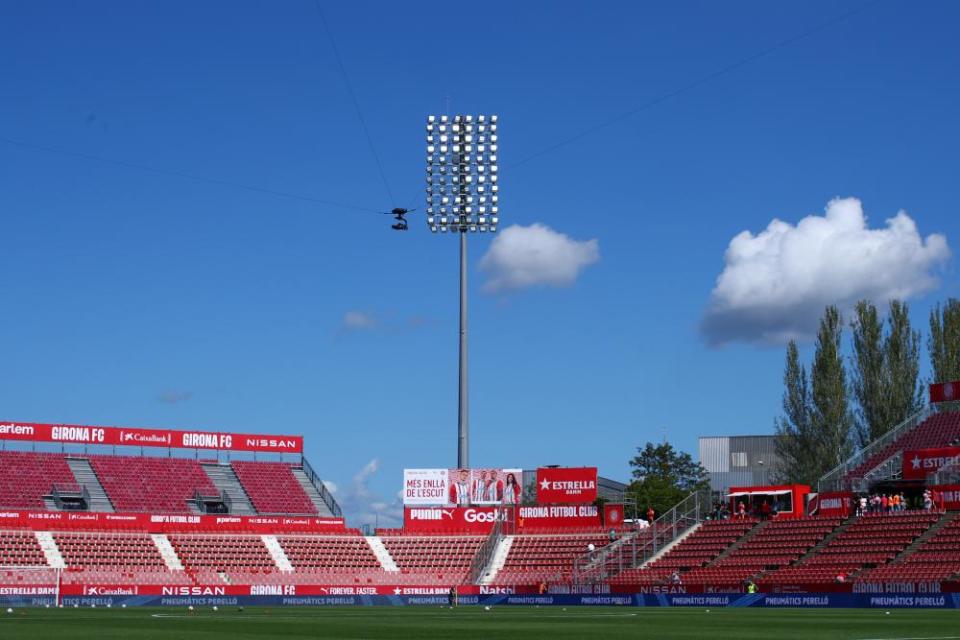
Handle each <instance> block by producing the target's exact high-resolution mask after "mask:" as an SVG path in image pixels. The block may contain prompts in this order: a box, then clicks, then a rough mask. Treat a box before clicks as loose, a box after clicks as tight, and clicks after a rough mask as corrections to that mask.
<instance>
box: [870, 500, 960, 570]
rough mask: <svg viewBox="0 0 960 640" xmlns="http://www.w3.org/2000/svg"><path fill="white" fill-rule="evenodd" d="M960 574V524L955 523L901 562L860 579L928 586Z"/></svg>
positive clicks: (948, 525)
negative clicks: (933, 582)
mask: <svg viewBox="0 0 960 640" xmlns="http://www.w3.org/2000/svg"><path fill="white" fill-rule="evenodd" d="M949 517H953V516H949ZM958 573H960V520H958V519H953V520H951V521H950V522H948V523H947V524H946V525H945V526H944V527H943V528H942V529H940V531H937V532H936V534H934V536H933V537H932V538H930V539H929V540H927V541H926V542H925V543H923V544H922V545H920V546H919V547H918V548H917V549H916V550H914V552H913V553H911V554H909V555H906V556H905V557H903V558H902V560H900V561H899V562H893V563H890V564H887V565H883V566H881V567H877V568H876V569H870V570H867V571H865V572H864V573H863V574H861V575H859V576H858V579H859V580H861V581H865V582H910V581H915V582H924V581H933V580H946V579H948V578H953V577H954V576H956V574H958Z"/></svg>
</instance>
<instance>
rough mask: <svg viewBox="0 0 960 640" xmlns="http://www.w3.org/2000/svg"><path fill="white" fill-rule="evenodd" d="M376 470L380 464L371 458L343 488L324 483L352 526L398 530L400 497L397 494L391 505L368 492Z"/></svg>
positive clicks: (401, 517)
mask: <svg viewBox="0 0 960 640" xmlns="http://www.w3.org/2000/svg"><path fill="white" fill-rule="evenodd" d="M379 470H380V461H379V460H378V459H377V458H374V459H372V460H370V462H368V463H367V464H365V465H364V466H363V468H362V469H360V471H358V472H357V474H356V475H354V476H353V478H352V479H351V481H350V484H349V485H347V486H346V488H343V489H341V488H340V487H338V486H337V485H336V484H335V483H332V482H328V481H324V484H326V485H327V488H328V489H330V492H331V493H333V494H334V497H335V498H336V499H337V503H338V504H339V505H340V508H341V509H343V513H344V515H345V516H346V517H347V519H348V521H349V522H350V524H351V525H353V526H357V525H362V524H371V525H372V524H379V526H381V527H398V526H400V525H401V524H402V523H403V502H402V500H401V499H400V496H401V494H400V493H398V494H397V496H396V498H394V499H393V500H392V501H391V500H390V499H389V498H385V497H384V496H381V495H380V494H378V493H377V492H375V491H374V490H373V489H371V488H370V479H371V478H372V477H373V476H374V475H376V473H377V472H378V471H379ZM331 485H332V487H333V488H331Z"/></svg>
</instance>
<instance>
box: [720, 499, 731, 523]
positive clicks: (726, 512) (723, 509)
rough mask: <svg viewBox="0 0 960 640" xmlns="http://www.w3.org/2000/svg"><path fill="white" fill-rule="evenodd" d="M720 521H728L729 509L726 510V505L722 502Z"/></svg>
mask: <svg viewBox="0 0 960 640" xmlns="http://www.w3.org/2000/svg"><path fill="white" fill-rule="evenodd" d="M720 519H721V520H729V519H730V509H728V508H727V503H726V502H724V503H722V504H721V505H720Z"/></svg>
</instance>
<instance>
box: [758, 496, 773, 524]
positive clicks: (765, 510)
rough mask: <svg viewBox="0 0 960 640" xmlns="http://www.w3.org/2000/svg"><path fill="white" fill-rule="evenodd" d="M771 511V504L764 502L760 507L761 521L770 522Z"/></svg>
mask: <svg viewBox="0 0 960 640" xmlns="http://www.w3.org/2000/svg"><path fill="white" fill-rule="evenodd" d="M771 511H772V510H771V508H770V503H769V502H768V501H766V500H764V501H763V504H761V505H760V519H761V520H769V519H770V513H771Z"/></svg>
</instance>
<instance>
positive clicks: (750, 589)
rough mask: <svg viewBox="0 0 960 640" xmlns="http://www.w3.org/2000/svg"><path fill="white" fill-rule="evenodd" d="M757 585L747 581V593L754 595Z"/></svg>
mask: <svg viewBox="0 0 960 640" xmlns="http://www.w3.org/2000/svg"><path fill="white" fill-rule="evenodd" d="M756 592H757V585H756V583H754V581H753V580H747V593H756Z"/></svg>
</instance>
